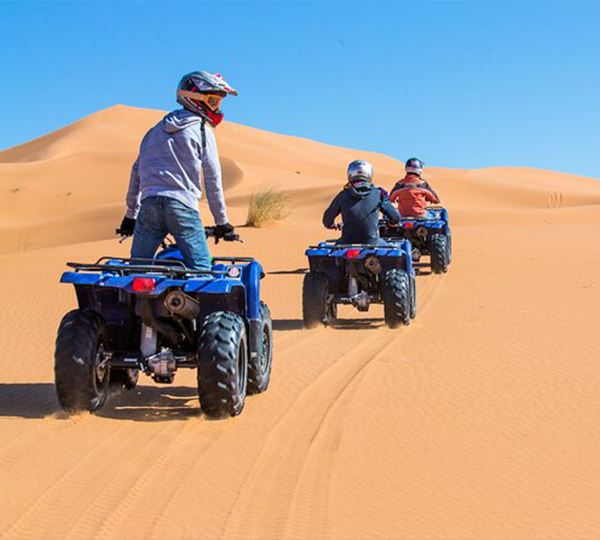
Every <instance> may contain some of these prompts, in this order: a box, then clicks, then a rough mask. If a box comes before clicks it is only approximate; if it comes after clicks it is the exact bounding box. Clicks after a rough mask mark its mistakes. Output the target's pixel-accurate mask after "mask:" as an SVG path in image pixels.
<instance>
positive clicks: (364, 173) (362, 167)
mask: <svg viewBox="0 0 600 540" xmlns="http://www.w3.org/2000/svg"><path fill="white" fill-rule="evenodd" d="M347 174H348V182H350V183H354V182H360V181H362V182H372V181H373V165H371V164H370V163H369V162H368V161H364V160H362V159H357V160H356V161H353V162H352V163H350V165H348V172H347Z"/></svg>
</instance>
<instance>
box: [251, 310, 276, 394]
mask: <svg viewBox="0 0 600 540" xmlns="http://www.w3.org/2000/svg"><path fill="white" fill-rule="evenodd" d="M260 332H261V336H260V350H259V351H256V354H255V355H254V356H252V354H251V355H250V358H248V394H260V393H261V392H264V391H265V390H266V389H267V388H268V386H269V381H270V379H271V366H272V364H273V323H272V321H271V312H270V311H269V308H268V306H267V304H265V303H264V302H261V303H260Z"/></svg>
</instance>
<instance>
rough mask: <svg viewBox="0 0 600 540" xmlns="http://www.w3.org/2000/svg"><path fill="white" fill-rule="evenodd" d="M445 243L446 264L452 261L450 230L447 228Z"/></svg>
mask: <svg viewBox="0 0 600 540" xmlns="http://www.w3.org/2000/svg"><path fill="white" fill-rule="evenodd" d="M446 244H447V246H448V265H450V263H451V262H452V231H451V230H450V229H448V232H447V233H446Z"/></svg>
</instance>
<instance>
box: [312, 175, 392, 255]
mask: <svg viewBox="0 0 600 540" xmlns="http://www.w3.org/2000/svg"><path fill="white" fill-rule="evenodd" d="M379 212H382V213H383V214H384V215H385V216H387V218H388V219H389V220H390V222H391V223H392V224H395V223H398V221H399V220H400V214H398V211H397V210H396V209H395V208H394V206H393V205H392V204H391V203H390V202H389V201H388V200H387V198H385V197H384V196H383V195H382V191H381V190H380V189H379V188H378V187H376V186H374V185H373V184H371V183H370V182H359V183H355V184H347V185H346V187H345V188H344V190H343V191H341V192H340V193H338V194H337V196H336V197H335V199H333V201H332V202H331V204H330V205H329V208H327V210H325V213H324V214H323V225H325V227H327V228H328V229H329V228H331V227H333V223H334V221H335V218H336V217H337V216H339V215H340V214H341V215H342V220H343V222H344V228H343V230H342V237H341V238H340V239H339V240H338V243H340V244H376V243H378V242H379V240H380V239H379V231H378V226H379Z"/></svg>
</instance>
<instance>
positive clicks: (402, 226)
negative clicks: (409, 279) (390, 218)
mask: <svg viewBox="0 0 600 540" xmlns="http://www.w3.org/2000/svg"><path fill="white" fill-rule="evenodd" d="M427 210H428V211H429V213H430V214H431V215H430V216H429V217H403V218H401V219H400V223H398V225H390V224H389V223H388V222H387V220H386V219H382V220H380V222H379V234H380V235H381V237H382V238H385V239H387V240H398V239H406V240H408V241H409V242H410V243H411V245H412V256H413V259H414V260H415V262H419V261H420V260H421V257H422V256H424V255H425V256H429V258H430V265H431V271H432V272H433V273H434V274H445V273H446V272H447V271H448V266H449V265H450V263H451V262H452V231H451V230H450V223H449V221H448V212H447V210H446V209H445V208H442V207H441V206H429V207H427Z"/></svg>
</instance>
